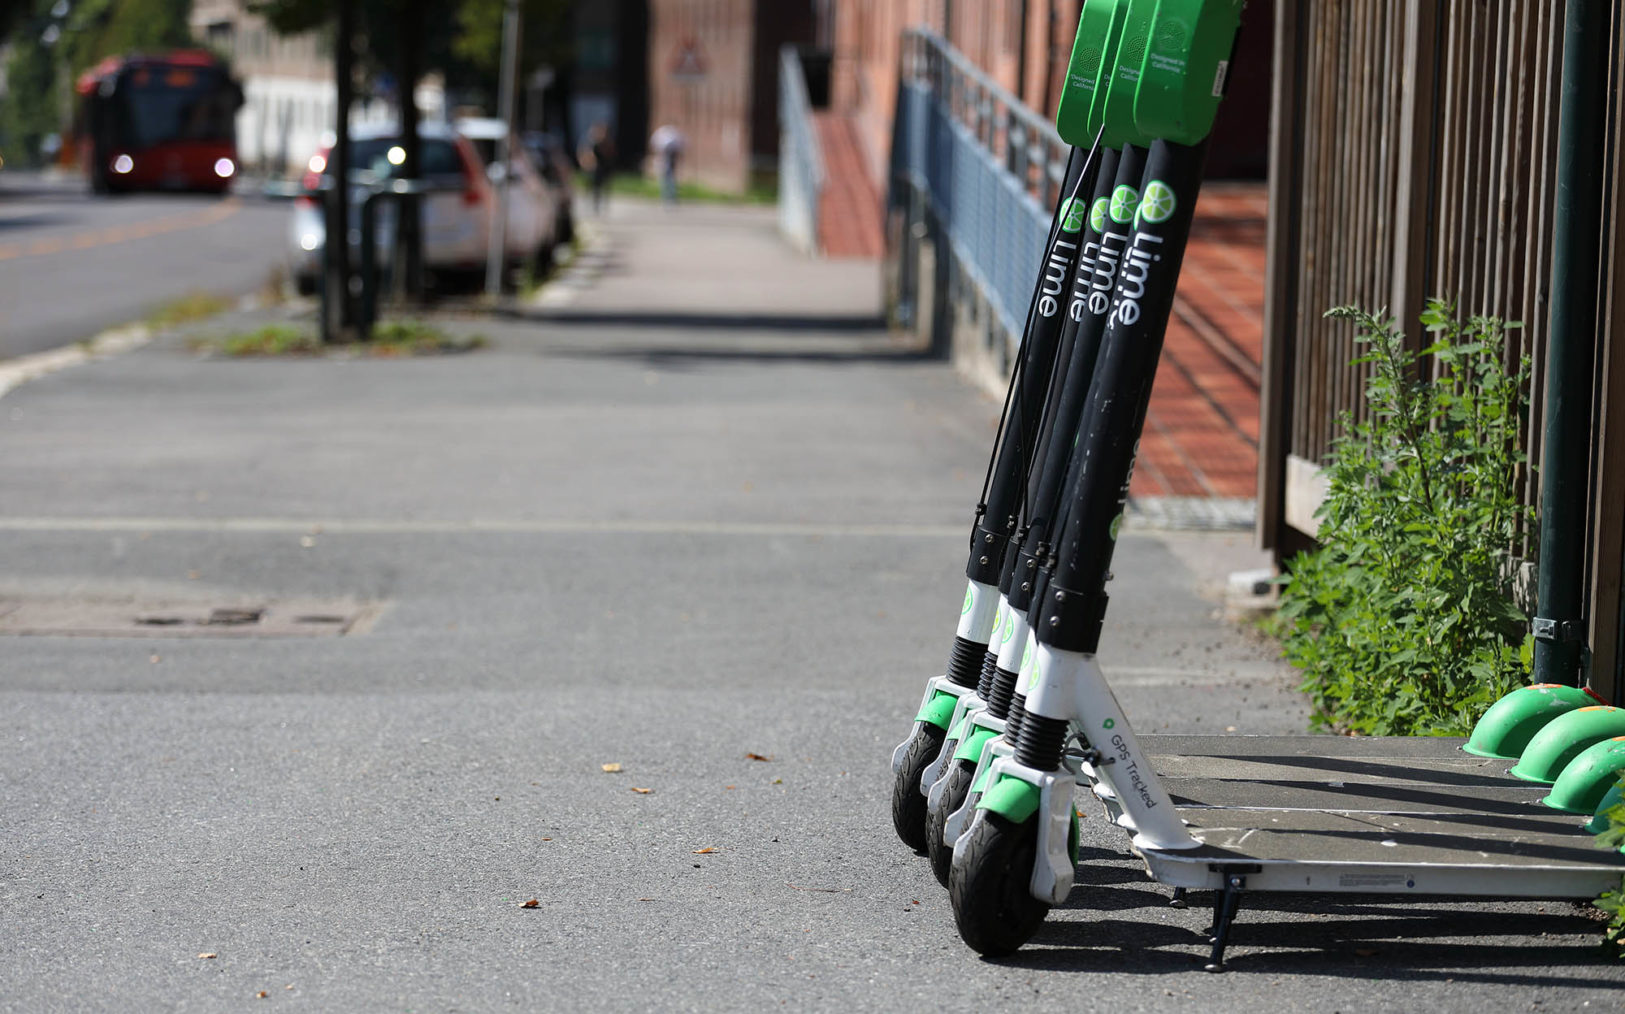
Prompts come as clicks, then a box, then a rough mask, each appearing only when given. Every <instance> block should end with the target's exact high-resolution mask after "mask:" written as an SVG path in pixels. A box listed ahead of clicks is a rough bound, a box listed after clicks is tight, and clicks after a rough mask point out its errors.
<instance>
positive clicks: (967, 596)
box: [959, 588, 972, 616]
mask: <svg viewBox="0 0 1625 1014" xmlns="http://www.w3.org/2000/svg"><path fill="white" fill-rule="evenodd" d="M971 598H972V596H971V591H970V589H969V588H966V589H965V608H963V609H961V610H960V611H959V615H961V616H964V615H965V614H966V613H968V612H970V606H971Z"/></svg>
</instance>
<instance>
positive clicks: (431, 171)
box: [288, 123, 554, 292]
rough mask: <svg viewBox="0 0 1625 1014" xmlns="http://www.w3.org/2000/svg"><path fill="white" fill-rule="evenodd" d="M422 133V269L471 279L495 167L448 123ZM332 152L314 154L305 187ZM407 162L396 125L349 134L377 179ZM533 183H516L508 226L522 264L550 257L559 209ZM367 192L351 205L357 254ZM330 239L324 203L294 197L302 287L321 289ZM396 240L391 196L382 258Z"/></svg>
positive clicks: (357, 166) (382, 218) (292, 234)
mask: <svg viewBox="0 0 1625 1014" xmlns="http://www.w3.org/2000/svg"><path fill="white" fill-rule="evenodd" d="M418 139H419V160H420V167H421V175H422V178H423V179H424V180H425V181H426V182H428V183H429V184H430V185H431V186H432V187H433V190H432V191H431V192H430V193H428V194H426V195H425V196H424V197H423V198H422V202H421V203H422V207H423V264H424V267H425V268H426V269H428V270H429V271H431V272H433V273H435V274H440V275H447V274H463V275H467V276H470V277H473V276H475V275H477V274H479V273H483V272H484V270H485V262H486V256H487V253H488V246H489V243H490V236H491V223H492V221H493V219H494V217H495V215H496V208H497V198H496V190H495V188H494V187H493V185H492V181H491V175H492V173H491V171H490V170H488V169H487V168H486V165H485V162H484V161H483V160H482V159H481V158H480V155H479V152H478V151H477V150H476V148H475V146H474V144H473V143H472V142H471V141H470V140H469V139H468V138H466V137H464V136H463V135H461V134H459V133H457V132H456V131H454V130H452V129H451V128H449V127H447V126H445V125H443V124H434V123H425V124H423V125H421V126H420V127H419V128H418ZM330 155H331V150H330V148H327V147H324V148H322V149H321V150H320V151H318V152H317V153H316V154H314V155H312V156H311V159H310V163H309V166H308V171H307V172H306V173H305V176H304V181H303V182H304V185H305V187H306V188H314V187H316V186H317V185H318V184H319V183H320V181H321V178H322V177H323V176H331V175H332V167H331V165H330V160H329V156H330ZM405 161H406V150H405V148H404V146H403V145H402V143H401V137H400V132H399V130H397V129H394V128H381V127H370V128H357V129H356V130H355V131H354V133H352V135H351V137H350V165H351V168H352V170H353V171H356V172H358V173H362V174H366V175H368V176H370V177H371V178H372V179H374V180H380V181H381V180H388V179H398V178H400V177H401V176H402V175H403V172H404V169H403V166H404V163H405ZM535 189H539V186H538V187H537V188H535ZM535 189H527V188H523V187H511V188H510V193H509V213H508V218H507V221H508V228H507V229H506V230H505V242H504V244H503V246H504V250H505V252H506V261H507V264H508V265H509V266H512V265H516V264H520V263H523V262H524V261H526V260H527V259H529V258H530V257H532V256H547V257H551V256H552V250H553V245H554V241H553V228H552V221H553V218H552V216H553V208H552V205H551V204H545V203H543V202H544V200H545V196H546V195H545V193H544V194H542V195H540V196H537V195H536V193H535ZM369 192H370V191H369V189H368V187H367V186H366V185H365V184H363V183H360V182H352V186H351V188H350V208H349V218H350V248H351V251H352V254H354V253H356V252H358V251H359V248H360V242H361V202H362V201H363V200H364V199H365V198H366V196H367V194H368V193H369ZM516 195H517V197H516ZM326 242H327V228H326V222H325V220H324V218H323V215H322V209H321V206H320V205H319V204H318V203H317V201H316V200H315V199H313V198H308V197H302V198H299V199H297V200H296V201H294V205H293V215H292V217H291V218H290V220H289V226H288V259H289V274H290V275H291V276H292V277H293V278H294V280H295V283H296V284H297V285H298V287H299V289H300V291H302V292H313V291H315V289H316V283H317V279H318V278H319V277H320V276H321V270H322V248H323V247H324V246H325V245H326ZM394 244H395V202H394V201H388V200H386V201H385V202H384V203H383V204H382V205H381V206H380V209H379V215H378V222H377V234H376V245H375V248H376V250H377V251H378V254H379V258H380V259H379V263H387V258H388V256H389V252H390V251H391V250H392V249H393V248H394Z"/></svg>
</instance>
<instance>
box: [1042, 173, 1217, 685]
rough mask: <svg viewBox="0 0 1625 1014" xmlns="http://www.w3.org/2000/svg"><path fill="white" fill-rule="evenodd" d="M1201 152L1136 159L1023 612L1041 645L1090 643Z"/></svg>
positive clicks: (1096, 637) (1186, 232)
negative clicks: (1138, 169) (1135, 205)
mask: <svg viewBox="0 0 1625 1014" xmlns="http://www.w3.org/2000/svg"><path fill="white" fill-rule="evenodd" d="M1205 151H1206V144H1205V142H1204V143H1203V144H1199V145H1196V146H1186V145H1181V144H1175V143H1173V142H1170V141H1157V142H1155V143H1154V144H1153V145H1152V146H1151V151H1150V155H1149V156H1148V158H1147V159H1146V169H1145V181H1146V182H1145V185H1144V187H1142V188H1141V190H1142V193H1144V194H1145V195H1146V196H1145V198H1144V200H1143V202H1142V204H1141V206H1140V207H1141V213H1140V215H1139V216H1138V217H1137V220H1136V227H1135V230H1134V233H1133V235H1132V236H1131V237H1130V240H1129V247H1128V249H1127V250H1126V251H1125V252H1124V256H1123V264H1122V267H1121V269H1120V271H1119V276H1118V282H1117V285H1116V286H1115V288H1114V293H1113V296H1114V298H1113V301H1112V309H1111V318H1110V320H1109V322H1108V324H1107V327H1106V333H1105V336H1104V338H1103V339H1102V343H1101V351H1100V358H1099V361H1098V363H1097V365H1096V368H1095V374H1094V380H1093V383H1091V385H1090V390H1089V401H1088V407H1087V408H1086V410H1085V412H1084V419H1083V425H1082V427H1081V428H1080V430H1079V437H1078V454H1077V462H1076V464H1075V466H1074V473H1075V474H1074V475H1073V476H1072V482H1071V486H1070V488H1069V490H1068V491H1067V494H1066V500H1067V503H1068V504H1069V505H1070V507H1069V511H1068V516H1067V519H1066V525H1065V529H1064V531H1063V533H1062V535H1061V538H1060V539H1059V540H1058V542H1057V545H1056V549H1055V554H1054V568H1053V571H1052V573H1051V575H1050V579H1049V582H1048V585H1047V587H1045V588H1044V589H1043V590H1042V598H1040V599H1039V600H1038V601H1035V602H1034V603H1033V607H1032V611H1031V613H1030V615H1032V616H1033V617H1034V619H1035V620H1036V622H1034V623H1033V633H1034V636H1035V637H1036V638H1037V640H1038V641H1039V643H1041V644H1045V645H1049V646H1051V647H1054V648H1059V649H1062V650H1067V651H1078V652H1084V653H1090V654H1092V653H1093V652H1094V651H1095V650H1096V648H1097V647H1098V646H1099V643H1100V630H1101V625H1102V623H1103V622H1104V618H1105V612H1106V580H1107V578H1108V576H1109V572H1110V567H1111V559H1112V551H1113V550H1114V549H1115V548H1116V545H1117V531H1118V526H1119V525H1120V524H1121V523H1122V515H1123V509H1124V505H1125V504H1126V503H1127V501H1128V488H1129V482H1130V480H1131V479H1132V478H1133V473H1134V458H1135V454H1136V453H1137V451H1138V450H1139V440H1140V431H1141V428H1142V427H1143V426H1144V423H1145V415H1146V407H1147V405H1148V404H1149V402H1150V400H1151V383H1152V381H1153V380H1154V379H1155V377H1156V372H1157V360H1158V357H1159V356H1160V355H1161V353H1162V343H1163V336H1164V334H1165V332H1166V330H1167V326H1168V316H1169V314H1170V312H1171V311H1172V309H1173V302H1174V288H1175V286H1176V285H1177V283H1178V281H1179V268H1180V264H1181V262H1182V261H1183V259H1184V255H1185V243H1186V240H1187V239H1188V238H1189V236H1190V227H1191V219H1192V213H1193V212H1194V210H1195V204H1196V195H1197V193H1198V191H1199V190H1200V189H1201V182H1202V162H1203V155H1204V154H1205ZM1153 188H1156V189H1155V191H1153ZM1153 193H1155V194H1157V195H1166V196H1167V201H1166V202H1164V203H1159V204H1157V212H1156V214H1155V215H1154V216H1153V215H1148V214H1146V209H1147V208H1148V207H1150V206H1152V203H1153V202H1152V195H1153Z"/></svg>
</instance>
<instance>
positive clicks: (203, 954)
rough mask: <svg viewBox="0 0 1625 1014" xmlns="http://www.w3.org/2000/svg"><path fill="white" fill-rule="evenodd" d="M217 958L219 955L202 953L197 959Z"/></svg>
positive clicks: (211, 952)
mask: <svg viewBox="0 0 1625 1014" xmlns="http://www.w3.org/2000/svg"><path fill="white" fill-rule="evenodd" d="M219 956H220V955H218V954H216V953H215V952H213V951H204V952H203V953H202V954H199V955H198V957H199V958H203V959H208V958H218V957H219Z"/></svg>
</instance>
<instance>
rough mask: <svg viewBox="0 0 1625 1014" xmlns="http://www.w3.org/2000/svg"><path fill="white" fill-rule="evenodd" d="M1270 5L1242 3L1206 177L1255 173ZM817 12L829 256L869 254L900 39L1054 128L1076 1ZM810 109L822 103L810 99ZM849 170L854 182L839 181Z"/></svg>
mask: <svg viewBox="0 0 1625 1014" xmlns="http://www.w3.org/2000/svg"><path fill="white" fill-rule="evenodd" d="M1274 6H1275V4H1274V0H1251V2H1250V3H1249V4H1248V7H1247V22H1248V24H1249V26H1251V27H1249V28H1247V29H1244V30H1243V32H1242V36H1241V41H1240V44H1239V45H1240V49H1239V50H1238V53H1237V58H1236V60H1235V61H1234V63H1233V67H1234V68H1235V69H1234V70H1233V71H1232V74H1231V80H1230V84H1229V88H1230V92H1229V98H1228V99H1227V101H1226V102H1225V104H1224V105H1223V106H1222V107H1221V111H1220V115H1219V120H1218V123H1217V124H1216V125H1215V127H1214V135H1213V141H1212V143H1211V145H1210V148H1209V154H1208V175H1209V176H1210V177H1222V178H1250V179H1261V178H1263V176H1264V173H1265V169H1266V166H1267V161H1268V150H1269V115H1268V114H1269V97H1270V51H1271V32H1270V26H1271V25H1272V24H1273V23H1274ZM815 7H816V11H815V13H816V18H817V24H816V26H815V33H816V36H817V37H818V38H819V39H820V40H827V46H828V54H827V59H828V67H829V70H828V75H829V91H828V94H829V99H828V106H827V109H820V110H818V111H817V112H816V113H815V119H816V120H817V121H818V122H817V133H818V138H819V141H820V143H821V145H822V148H823V156H824V159H825V162H826V170H827V172H828V175H829V191H828V195H829V196H828V199H826V201H825V202H824V208H823V212H822V214H821V216H820V217H821V218H822V219H824V220H826V221H827V223H828V228H824V227H821V229H820V231H821V233H827V234H828V235H827V236H826V240H825V243H824V246H825V248H826V250H828V251H830V252H851V253H871V252H873V251H874V250H876V249H877V248H878V245H879V235H880V200H881V197H882V195H884V194H885V192H886V186H887V180H886V173H887V167H888V160H889V158H890V152H891V140H892V122H893V117H894V115H895V107H896V102H897V86H898V72H899V69H900V58H901V52H902V50H901V37H902V33H903V31H904V30H905V29H909V28H925V29H929V30H930V31H933V32H935V33H937V34H938V35H941V36H942V37H943V38H944V39H946V40H947V42H948V43H949V44H950V45H951V46H953V47H954V48H955V49H957V50H959V52H960V53H962V54H963V55H964V56H965V57H966V58H967V59H968V60H969V61H970V62H971V63H972V64H974V65H975V66H976V67H977V68H979V69H980V70H981V71H982V72H983V73H984V74H986V75H987V76H988V77H990V78H992V80H993V81H994V82H995V83H996V84H997V85H998V86H999V87H1001V88H1003V89H1004V90H1005V91H1007V92H1009V93H1010V94H1011V95H1012V96H1013V97H1014V98H1015V99H1016V100H1017V101H1018V102H1019V103H1020V104H1022V105H1025V106H1027V107H1028V108H1030V109H1033V110H1035V111H1037V112H1038V113H1040V114H1041V115H1043V116H1044V117H1046V118H1050V119H1053V117H1054V115H1055V108H1056V106H1057V104H1058V103H1059V102H1060V98H1061V86H1062V83H1063V82H1064V80H1065V75H1066V66H1067V63H1068V61H1069V60H1070V58H1071V54H1072V40H1073V37H1074V35H1075V34H1076V32H1077V27H1078V16H1079V13H1080V11H1081V8H1082V0H820V2H818V3H817V4H816V5H815ZM811 77H812V73H809V78H811ZM809 90H810V91H813V92H814V93H816V90H817V89H816V88H810V89H809ZM813 104H814V106H815V107H816V106H819V105H820V103H819V102H818V99H817V98H816V97H815V98H814V99H813ZM854 167H861V171H862V174H863V177H864V178H863V179H860V180H852V179H843V176H850V175H851V174H853V173H854V172H856V171H857V170H856V169H855V168H854ZM831 242H833V243H834V244H835V246H833V247H831V246H830V243H831Z"/></svg>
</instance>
